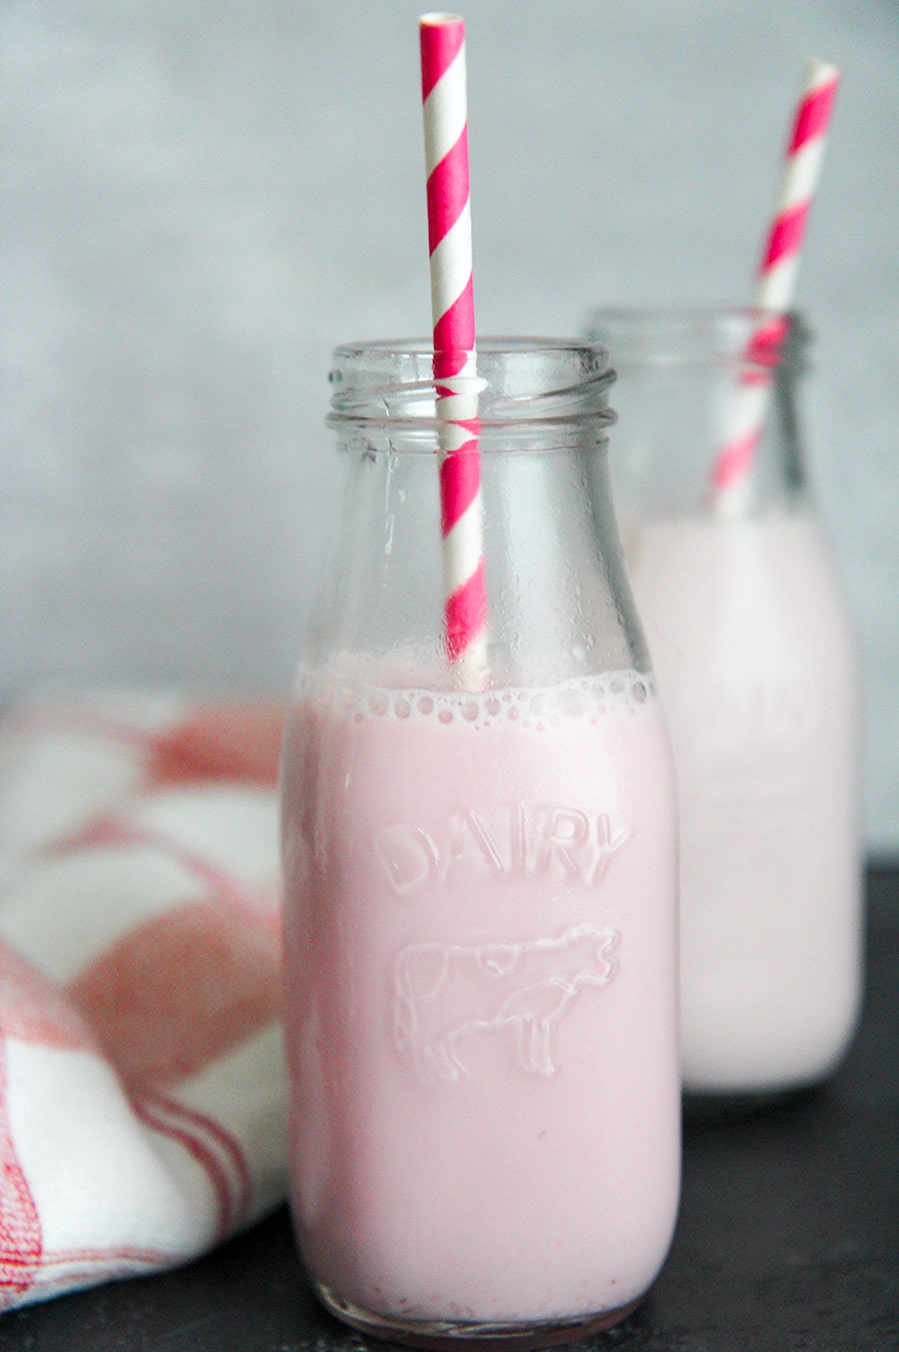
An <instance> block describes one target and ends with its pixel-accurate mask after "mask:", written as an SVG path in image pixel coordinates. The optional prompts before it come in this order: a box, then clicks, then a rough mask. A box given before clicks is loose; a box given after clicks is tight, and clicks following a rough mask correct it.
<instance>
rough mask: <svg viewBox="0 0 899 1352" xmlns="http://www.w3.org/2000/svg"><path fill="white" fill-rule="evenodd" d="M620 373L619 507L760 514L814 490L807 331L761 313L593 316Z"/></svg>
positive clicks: (615, 458)
mask: <svg viewBox="0 0 899 1352" xmlns="http://www.w3.org/2000/svg"><path fill="white" fill-rule="evenodd" d="M594 332H595V333H596V334H597V335H598V336H601V337H602V339H603V341H604V342H607V343H608V345H609V348H610V351H611V353H612V357H613V361H614V363H615V368H616V375H617V378H618V383H617V386H616V404H617V406H618V408H619V410H620V414H621V421H620V424H619V426H618V427H617V428H616V431H615V434H614V437H613V442H612V466H613V469H612V478H613V484H614V489H615V498H616V503H617V505H618V507H619V510H620V512H621V513H622V515H626V516H627V515H633V514H635V513H636V514H645V513H649V512H651V513H653V514H666V515H670V514H697V513H705V512H709V513H715V514H720V515H728V516H746V515H750V516H751V515H758V514H761V513H765V512H770V511H784V510H791V509H794V508H796V507H797V506H799V505H801V504H802V503H803V502H804V501H805V499H806V494H807V486H806V478H805V469H804V457H803V449H802V426H801V419H800V407H799V403H800V401H799V395H800V382H801V377H802V375H803V373H804V371H805V364H806V351H807V347H808V343H809V333H808V330H807V328H806V327H805V325H804V323H803V321H802V319H801V317H800V316H796V315H794V316H791V317H790V318H789V319H788V320H786V321H785V320H783V319H781V318H780V317H778V316H770V315H765V314H764V313H762V312H757V311H684V312H680V311H675V312H670V313H665V312H659V313H653V312H643V311H610V312H603V313H598V314H597V315H596V316H594Z"/></svg>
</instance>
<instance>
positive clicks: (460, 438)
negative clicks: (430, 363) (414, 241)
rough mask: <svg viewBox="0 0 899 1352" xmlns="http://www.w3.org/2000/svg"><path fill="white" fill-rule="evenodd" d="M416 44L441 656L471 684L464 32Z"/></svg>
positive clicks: (480, 578) (477, 485)
mask: <svg viewBox="0 0 899 1352" xmlns="http://www.w3.org/2000/svg"><path fill="white" fill-rule="evenodd" d="M419 35H420V42H421V72H422V109H423V118H424V140H425V168H426V173H427V209H428V248H429V255H430V279H431V321H432V324H433V335H434V378H435V382H436V387H437V388H436V393H437V401H436V402H437V416H438V418H439V419H440V420H441V432H440V445H441V451H442V455H443V459H442V461H441V466H440V516H441V532H442V537H443V575H444V625H445V638H446V652H447V655H448V657H449V659H450V661H451V662H452V663H454V664H455V667H456V670H457V672H458V673H459V675H460V678H462V679H465V680H467V681H472V682H474V683H476V684H480V683H481V682H482V679H483V673H484V671H485V669H486V626H487V596H486V591H485V587H484V557H483V541H482V537H483V521H482V517H483V513H482V504H481V461H480V454H479V449H478V424H477V414H478V397H477V392H476V391H477V384H476V373H477V367H476V358H475V322H474V289H473V282H472V249H471V206H470V200H471V198H470V194H471V185H470V182H469V162H468V110H467V101H466V72H465V24H464V21H463V20H462V19H461V18H460V17H459V16H458V15H454V14H443V13H440V14H425V15H423V16H422V18H421V21H420V25H419ZM456 378H458V379H456Z"/></svg>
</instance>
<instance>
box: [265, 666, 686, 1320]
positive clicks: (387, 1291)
mask: <svg viewBox="0 0 899 1352" xmlns="http://www.w3.org/2000/svg"><path fill="white" fill-rule="evenodd" d="M421 684H423V683H421ZM285 781H286V782H285V795H284V796H285V803H287V804H289V805H293V806H292V808H291V810H290V811H289V813H288V814H287V815H286V816H285V821H284V859H285V875H286V902H285V908H286V943H287V964H288V968H289V970H290V971H291V973H292V979H291V984H290V989H289V992H288V1001H289V1003H288V1006H287V1011H286V1029H287V1037H288V1047H289V1061H290V1074H291V1080H292V1084H293V1086H294V1094H293V1108H292V1140H291V1161H292V1204H293V1209H294V1215H295V1220H296V1226H297V1231H298V1235H299V1239H300V1245H301V1249H302V1253H303V1257H304V1261H305V1263H306V1266H307V1269H308V1271H309V1272H310V1274H311V1276H312V1278H313V1280H314V1282H315V1283H316V1285H317V1287H318V1288H319V1290H320V1292H321V1293H322V1295H323V1296H324V1298H325V1300H326V1302H327V1303H329V1304H330V1305H331V1307H332V1308H335V1309H337V1310H338V1311H340V1312H341V1313H342V1315H343V1317H344V1318H349V1320H350V1322H352V1321H353V1319H354V1318H357V1319H359V1318H361V1320H362V1322H363V1323H364V1324H369V1325H370V1324H371V1323H372V1322H373V1320H372V1316H374V1322H376V1321H377V1319H379V1318H380V1319H383V1320H385V1321H387V1325H388V1327H396V1326H397V1325H399V1326H400V1327H401V1326H402V1324H403V1321H409V1323H410V1326H413V1325H416V1326H419V1327H421V1326H422V1325H426V1324H427V1323H428V1321H440V1322H441V1325H444V1324H445V1323H446V1322H449V1323H450V1324H452V1323H454V1322H456V1323H458V1322H461V1323H465V1322H466V1321H474V1322H475V1323H479V1324H483V1323H485V1322H492V1321H497V1322H499V1323H502V1324H509V1323H511V1324H518V1323H525V1322H527V1323H530V1324H537V1325H540V1324H541V1323H543V1322H551V1321H553V1320H557V1319H559V1320H574V1319H577V1318H580V1317H582V1316H588V1315H597V1314H602V1313H603V1312H607V1313H608V1314H609V1316H610V1317H609V1319H608V1321H607V1322H614V1318H613V1316H614V1314H615V1312H620V1311H623V1310H626V1309H627V1308H628V1307H630V1306H631V1305H633V1304H634V1303H635V1302H636V1301H637V1300H638V1298H639V1297H640V1296H641V1295H642V1294H643V1293H644V1292H645V1290H646V1289H647V1287H648V1286H649V1285H650V1284H651V1282H652V1280H653V1278H654V1277H655V1275H656V1273H657V1271H658V1270H659V1268H660V1266H661V1264H662V1261H663V1259H664V1257H665V1254H666V1251H667V1249H668V1246H669V1243H670V1240H671V1235H672V1231H673V1226H674V1220H675V1213H676V1207H677V1198H678V1179H679V1098H680V1086H679V1078H678V1074H677V1049H676V1022H677V1014H676V1010H677V990H676V970H675V969H676V963H675V962H674V961H672V959H673V956H674V954H675V953H676V934H675V925H676V916H675V913H674V907H673V906H672V897H673V896H674V895H675V891H676V824H675V820H674V810H673V782H672V781H673V770H672V766H671V761H670V755H669V751H668V743H667V738H666V734H665V731H664V727H663V724H662V720H661V714H660V709H659V703H658V700H657V699H656V697H655V695H654V692H653V685H652V678H651V677H646V676H640V675H638V674H637V673H635V672H633V671H624V672H618V673H612V674H606V675H604V676H592V677H589V678H584V679H578V680H572V681H569V682H566V683H564V684H561V685H557V686H554V687H550V688H545V689H539V690H533V689H531V690H519V689H506V690H493V691H490V692H489V693H486V694H466V693H446V694H441V693H435V691H434V690H432V689H428V690H425V689H422V688H416V686H415V685H414V684H413V685H410V686H408V687H404V688H402V689H398V688H386V687H383V686H379V685H377V684H365V683H363V682H362V681H354V680H352V679H343V680H340V681H338V680H337V679H334V678H333V677H329V676H328V675H327V674H324V675H322V674H319V675H317V676H316V677H315V678H314V681H313V680H312V679H310V682H309V683H308V685H307V689H306V692H305V694H304V695H303V696H302V697H301V698H300V700H299V701H298V703H297V706H296V711H295V713H294V715H293V719H292V722H291V724H290V726H289V727H288V730H287V736H286V742H285Z"/></svg>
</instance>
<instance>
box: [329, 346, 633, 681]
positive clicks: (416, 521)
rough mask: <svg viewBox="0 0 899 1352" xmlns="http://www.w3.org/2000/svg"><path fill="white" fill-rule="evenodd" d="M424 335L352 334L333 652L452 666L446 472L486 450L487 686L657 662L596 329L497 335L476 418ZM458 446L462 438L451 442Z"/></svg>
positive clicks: (340, 433)
mask: <svg viewBox="0 0 899 1352" xmlns="http://www.w3.org/2000/svg"><path fill="white" fill-rule="evenodd" d="M432 361H433V357H432V354H431V353H430V352H429V351H428V349H427V348H426V347H425V346H424V345H404V346H403V347H402V348H401V349H400V348H396V347H393V346H387V345H384V346H375V347H371V348H344V349H339V350H338V352H337V354H336V359H335V369H334V372H333V373H332V377H331V379H332V389H333V398H332V413H331V417H330V419H329V423H330V425H331V426H332V427H333V428H334V429H335V431H336V432H337V437H338V445H339V447H340V450H341V453H342V461H343V468H344V473H345V490H344V497H343V504H342V511H341V521H340V527H339V532H338V538H337V542H336V547H335V549H334V552H333V561H332V566H331V571H330V575H329V579H328V582H327V585H326V589H325V594H324V596H323V599H322V604H321V605H320V607H319V609H318V613H317V615H316V618H315V620H314V622H313V626H312V631H311V636H310V637H311V640H312V646H313V647H314V648H316V650H317V651H316V653H315V655H314V656H313V658H312V660H313V661H314V662H319V663H320V662H321V661H322V660H324V650H325V649H331V650H335V651H340V652H342V653H345V654H360V655H368V656H369V657H370V658H372V659H373V660H375V661H376V662H378V661H380V662H381V663H382V664H384V663H389V662H390V661H391V660H394V661H396V663H397V664H398V665H399V666H402V665H403V664H404V663H405V665H406V666H408V665H409V663H411V664H413V665H415V666H417V667H419V668H425V669H428V670H429V671H430V672H431V673H432V676H431V677H430V679H432V680H437V679H438V676H436V675H433V673H441V672H442V674H443V677H445V678H446V683H447V684H452V683H453V672H452V670H451V661H449V659H448V655H447V644H446V636H447V635H446V598H447V594H448V590H449V588H448V583H447V559H448V542H449V544H452V538H451V536H448V535H447V531H446V521H445V519H444V516H445V508H446V503H445V501H444V500H443V492H442V484H443V477H444V471H445V468H446V465H447V463H448V462H449V461H450V460H451V459H455V460H456V461H458V458H459V457H460V456H464V455H468V456H472V457H474V458H475V460H476V465H475V468H476V471H477V477H478V478H479V483H480V498H481V506H482V512H481V516H480V521H479V526H478V529H479V531H480V546H481V549H482V557H483V574H484V579H485V587H486V606H487V627H486V642H487V647H488V652H489V661H488V666H489V675H488V678H487V684H490V685H494V686H496V685H510V684H515V683H521V684H527V685H540V684H551V683H553V682H555V681H559V680H567V679H569V678H571V677H573V676H579V675H590V674H594V673H596V672H598V671H605V670H622V669H637V670H645V669H646V656H645V651H644V648H643V643H642V636H641V635H640V632H639V627H638V625H637V622H636V617H635V616H634V614H633V607H632V603H631V601H630V594H629V591H628V589H627V583H626V581H625V578H624V570H623V565H622V562H621V550H620V543H619V540H618V534H617V527H616V524H615V518H614V512H613V509H612V504H611V495H610V488H609V482H608V473H607V465H606V455H605V444H606V428H607V425H608V424H609V422H611V421H612V420H613V418H614V415H613V414H612V411H611V409H610V408H609V406H608V387H609V384H610V383H611V380H612V375H611V372H610V371H609V368H608V364H607V362H606V359H605V353H604V352H603V351H602V350H601V349H599V348H597V347H596V346H594V345H591V344H584V343H577V344H568V345H563V344H555V345H551V346H548V347H545V348H538V347H535V346H534V345H533V344H521V343H519V344H509V343H504V344H502V345H499V344H486V345H482V347H481V348H479V351H478V354H477V373H476V376H473V377H466V379H467V380H469V381H470V382H471V383H470V384H469V385H466V384H465V380H463V381H462V382H459V381H457V382H456V384H455V387H454V394H455V396H459V395H460V394H461V395H463V396H470V395H473V396H474V399H475V410H474V416H470V415H469V416H468V417H467V418H466V419H465V421H464V423H463V424H461V425H462V428H463V431H464V432H465V434H466V435H465V437H463V441H464V440H467V443H468V444H467V447H466V449H464V450H462V451H457V450H454V449H452V447H453V437H452V433H453V432H454V430H458V427H459V424H457V423H455V422H454V420H452V419H447V418H441V417H440V416H438V414H439V412H440V411H442V409H444V408H445V407H446V405H441V403H440V401H441V400H442V399H444V398H445V397H446V396H445V394H444V393H443V387H438V386H437V385H435V382H434V377H433V374H432V369H431V366H432ZM448 448H449V449H448Z"/></svg>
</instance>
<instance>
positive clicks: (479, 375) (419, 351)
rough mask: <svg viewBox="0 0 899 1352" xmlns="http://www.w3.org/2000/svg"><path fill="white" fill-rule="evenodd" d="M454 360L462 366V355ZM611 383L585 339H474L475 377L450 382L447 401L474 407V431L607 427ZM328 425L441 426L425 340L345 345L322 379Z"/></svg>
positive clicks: (600, 351)
mask: <svg viewBox="0 0 899 1352" xmlns="http://www.w3.org/2000/svg"><path fill="white" fill-rule="evenodd" d="M441 355H442V356H444V357H446V356H447V355H448V356H450V357H452V356H456V357H457V359H458V360H457V361H456V363H455V364H456V365H458V366H460V367H461V366H462V364H463V358H464V356H465V355H467V354H462V353H459V354H441ZM614 379H615V373H614V371H613V370H612V368H611V366H610V365H609V359H608V352H607V351H606V349H605V347H604V346H603V345H602V344H600V343H598V342H596V341H594V340H591V339H587V338H577V339H569V338H530V337H487V338H483V339H479V340H478V345H477V351H476V353H475V361H474V372H473V373H471V374H465V375H457V376H453V377H451V382H450V383H451V386H452V391H453V393H454V394H456V395H459V396H462V397H463V398H464V397H468V398H470V399H471V400H472V401H473V406H474V407H476V410H477V411H476V414H475V416H476V418H477V422H478V426H479V427H481V428H488V427H501V426H509V425H513V424H519V425H520V424H538V425H545V424H572V423H578V424H579V423H585V422H589V423H592V424H594V425H598V426H607V425H609V424H610V423H612V422H614V421H615V413H614V412H613V410H612V409H611V408H610V406H609V402H608V391H609V387H610V386H611V384H612V382H613V381H614ZM329 380H330V383H331V411H330V414H329V416H328V419H327V421H328V423H329V425H331V426H337V427H343V426H346V425H347V424H360V425H366V424H371V423H378V424H385V423H389V424H390V425H403V424H406V425H412V426H416V427H422V428H423V427H426V426H440V425H441V424H442V423H445V422H446V421H447V418H446V417H445V416H443V417H441V416H440V414H439V412H438V400H439V398H440V392H441V390H442V389H445V385H446V381H444V382H441V381H438V379H436V378H435V374H434V350H433V344H432V343H431V341H430V340H428V339H424V338H407V339H381V340H376V341H373V342H357V343H344V344H341V345H340V346H339V347H337V348H335V349H334V353H333V363H332V368H331V371H330V374H329Z"/></svg>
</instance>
